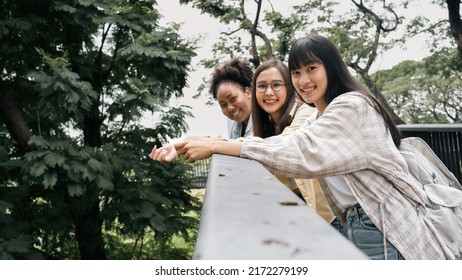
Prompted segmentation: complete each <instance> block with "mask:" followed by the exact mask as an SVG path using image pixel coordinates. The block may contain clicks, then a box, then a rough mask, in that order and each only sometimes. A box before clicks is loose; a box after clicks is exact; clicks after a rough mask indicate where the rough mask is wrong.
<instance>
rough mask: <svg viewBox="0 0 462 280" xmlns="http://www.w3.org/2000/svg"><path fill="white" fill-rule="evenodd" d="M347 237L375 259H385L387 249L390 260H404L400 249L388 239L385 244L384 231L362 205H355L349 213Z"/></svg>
mask: <svg viewBox="0 0 462 280" xmlns="http://www.w3.org/2000/svg"><path fill="white" fill-rule="evenodd" d="M347 222H348V230H347V237H348V239H349V240H350V241H352V242H353V243H354V244H355V245H356V247H358V248H359V249H360V250H362V251H363V252H364V253H366V255H367V256H368V257H369V258H370V259H373V260H384V259H385V250H384V247H386V248H387V249H386V250H387V259H388V260H404V258H403V256H402V255H401V254H400V253H399V252H398V250H397V249H396V248H395V247H394V246H393V245H392V244H391V243H390V242H389V241H388V240H386V245H385V246H384V240H383V234H382V232H381V231H380V230H379V229H378V228H377V227H376V226H375V225H374V224H373V223H372V221H371V220H370V219H369V217H368V216H367V215H366V213H365V212H364V210H363V209H362V208H361V206H359V205H358V206H356V207H354V208H353V209H352V210H351V211H349V212H348V214H347Z"/></svg>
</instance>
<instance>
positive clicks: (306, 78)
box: [290, 62, 328, 113]
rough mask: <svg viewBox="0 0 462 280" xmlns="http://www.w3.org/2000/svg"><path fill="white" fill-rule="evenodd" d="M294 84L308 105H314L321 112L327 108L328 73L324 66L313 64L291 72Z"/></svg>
mask: <svg viewBox="0 0 462 280" xmlns="http://www.w3.org/2000/svg"><path fill="white" fill-rule="evenodd" d="M290 74H291V78H292V84H293V85H294V87H295V90H296V91H297V92H298V94H299V95H300V96H301V97H302V98H303V100H304V101H305V102H306V103H314V105H315V106H316V108H317V109H318V111H319V112H321V113H322V112H324V109H326V107H327V105H328V104H327V101H326V98H325V95H326V92H327V83H328V81H327V73H326V69H325V68H324V65H323V64H322V63H318V62H311V63H309V64H307V65H304V66H302V67H300V68H298V69H294V70H292V71H291V73H290Z"/></svg>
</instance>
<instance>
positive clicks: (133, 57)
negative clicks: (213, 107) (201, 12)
mask: <svg viewBox="0 0 462 280" xmlns="http://www.w3.org/2000/svg"><path fill="white" fill-rule="evenodd" d="M0 2H1V5H0V67H1V69H2V74H0V75H1V76H0V82H1V84H0V86H1V87H2V89H3V86H6V87H7V88H8V94H9V97H10V98H11V100H12V102H13V103H14V105H15V106H17V107H18V108H20V111H21V112H22V113H23V115H22V117H23V118H24V120H25V124H26V125H28V126H29V127H27V128H26V129H28V130H30V131H31V132H32V134H33V137H31V138H30V139H28V140H29V144H30V145H31V146H33V147H34V150H33V151H30V152H28V153H26V154H21V152H20V151H19V149H18V146H17V143H16V142H15V139H14V138H13V137H12V135H11V134H10V133H9V132H10V131H11V128H9V127H6V126H4V119H3V118H1V117H0V258H4V259H40V258H44V259H79V258H112V259H131V258H136V259H142V258H145V259H148V258H170V257H172V256H177V257H178V258H187V256H188V254H186V253H181V254H180V253H179V252H177V251H175V250H174V249H172V251H169V250H168V249H167V248H168V247H169V245H171V244H173V243H172V242H173V240H176V239H177V238H180V239H182V240H185V242H187V243H188V245H187V246H184V247H185V248H187V249H186V250H188V252H190V250H191V247H190V246H191V244H193V242H194V238H193V237H194V234H195V228H197V218H196V216H194V217H191V216H190V212H191V211H192V212H195V211H197V210H198V207H199V201H198V200H197V199H196V198H195V197H193V196H192V195H191V194H190V193H189V189H188V185H189V180H190V178H189V176H188V175H187V174H188V169H189V166H188V165H186V164H185V163H183V162H181V161H178V162H175V163H172V164H170V165H162V164H158V163H154V162H152V161H151V160H150V159H149V158H147V154H148V153H149V152H150V150H151V148H152V146H153V145H158V146H160V145H162V144H163V143H165V142H166V141H168V140H169V139H171V138H176V137H179V136H180V135H181V134H182V133H183V132H185V131H186V130H187V125H186V123H185V119H186V118H187V117H189V116H191V115H192V114H191V112H190V110H191V108H190V107H188V106H179V107H176V106H171V105H170V102H169V101H170V99H172V98H176V97H181V96H182V95H183V93H182V89H183V88H184V87H185V85H186V82H187V77H188V74H187V73H188V70H189V68H190V64H191V58H192V57H193V56H194V55H195V53H194V44H193V43H192V42H189V41H185V40H184V39H183V38H181V37H180V36H179V35H178V32H177V31H178V25H173V26H172V27H162V26H159V25H158V23H157V20H158V18H159V14H158V12H157V10H156V9H154V8H153V7H154V5H155V4H156V3H155V1H153V0H139V1H138V0H137V1H129V2H127V1H122V0H110V1H109V0H61V1H52V0H44V1H32V0H25V1H19V2H18V1H13V0H1V1H0ZM0 94H4V93H3V92H1V93H0ZM147 112H151V113H153V114H154V115H156V116H158V121H156V123H152V124H149V128H147V127H144V126H143V125H142V124H141V122H140V120H141V117H142V116H143V115H144V114H145V113H147ZM140 236H143V238H140ZM130 240H135V241H136V242H138V243H136V245H135V244H132V245H131V246H128V247H131V248H132V249H131V250H134V249H133V248H136V252H137V254H134V253H130V254H126V252H125V250H120V251H118V249H117V246H115V245H114V244H118V245H121V246H122V244H128V243H130ZM141 240H143V242H142V244H144V245H143V246H142V247H140V244H141V243H140V242H141ZM148 241H149V242H148ZM147 244H150V245H149V246H148V245H147ZM188 246H189V247H188ZM159 248H163V249H162V250H160V249H159ZM128 251H130V250H128ZM128 251H127V252H128ZM154 251H155V252H154ZM119 253H120V255H119Z"/></svg>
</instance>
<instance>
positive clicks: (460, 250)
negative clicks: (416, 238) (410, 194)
mask: <svg viewBox="0 0 462 280" xmlns="http://www.w3.org/2000/svg"><path fill="white" fill-rule="evenodd" d="M399 150H400V152H401V155H403V156H404V158H405V160H406V162H407V164H408V167H409V173H410V175H412V177H413V178H414V179H415V180H416V181H417V182H416V185H418V186H420V187H421V188H422V190H423V191H424V192H425V194H426V201H425V208H426V209H425V212H424V213H425V216H426V217H427V218H428V219H429V220H430V221H431V222H432V224H433V226H434V227H435V228H436V230H437V231H438V233H439V234H440V236H441V237H442V239H443V240H444V243H445V244H446V246H447V247H448V248H449V250H450V251H451V252H452V253H453V254H454V256H455V257H456V259H457V258H461V255H462V186H461V184H460V183H459V182H458V181H457V179H456V177H455V176H454V174H452V173H451V172H450V171H449V170H448V169H447V167H446V166H445V165H444V163H443V162H442V161H441V160H440V159H439V158H438V156H437V155H436V154H435V153H434V152H433V150H432V149H431V148H430V147H429V146H428V144H427V143H426V142H425V141H424V140H422V139H421V138H418V137H408V138H404V139H402V140H401V145H400V147H399ZM418 211H419V209H418Z"/></svg>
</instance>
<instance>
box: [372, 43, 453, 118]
mask: <svg viewBox="0 0 462 280" xmlns="http://www.w3.org/2000/svg"><path fill="white" fill-rule="evenodd" d="M461 67H462V62H461V61H460V59H458V54H457V52H456V50H443V51H440V52H437V53H435V54H433V55H431V56H429V57H427V58H425V59H424V60H422V61H403V62H401V63H400V64H398V65H396V66H395V67H393V68H392V69H390V70H383V71H379V72H377V73H375V75H374V79H375V80H376V84H377V86H378V87H379V88H380V90H381V91H382V92H383V93H384V94H385V96H386V97H387V99H388V100H389V102H390V104H391V105H392V106H393V107H394V108H395V110H396V112H397V113H398V114H399V115H400V116H401V117H402V118H403V119H404V120H405V121H406V122H408V123H415V124H420V123H421V124H425V123H461V122H462V114H460V112H461V110H462V107H461V103H460V100H462V90H461V88H462V74H461V72H460V70H459V69H462V68H461Z"/></svg>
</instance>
